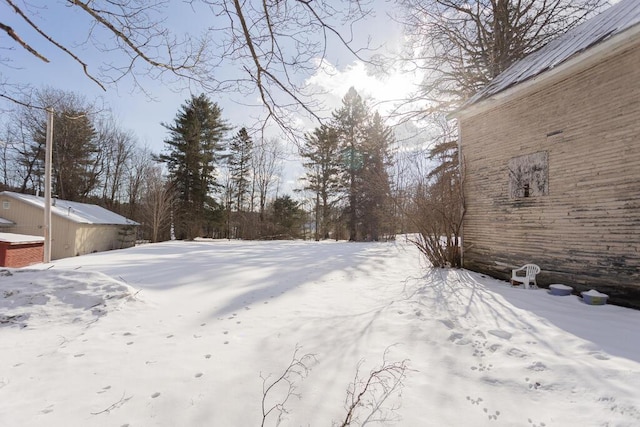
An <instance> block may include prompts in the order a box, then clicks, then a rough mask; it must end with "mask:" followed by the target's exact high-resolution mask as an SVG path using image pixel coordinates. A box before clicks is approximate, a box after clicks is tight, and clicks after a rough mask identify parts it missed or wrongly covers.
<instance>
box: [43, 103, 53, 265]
mask: <svg viewBox="0 0 640 427" xmlns="http://www.w3.org/2000/svg"><path fill="white" fill-rule="evenodd" d="M46 111H47V138H46V147H45V158H44V262H45V263H49V262H51V159H52V157H53V156H52V151H53V150H52V148H53V108H51V107H47V109H46Z"/></svg>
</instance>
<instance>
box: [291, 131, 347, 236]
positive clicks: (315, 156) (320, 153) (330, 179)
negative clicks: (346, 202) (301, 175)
mask: <svg viewBox="0 0 640 427" xmlns="http://www.w3.org/2000/svg"><path fill="white" fill-rule="evenodd" d="M339 154H340V151H339V149H338V133H337V131H336V129H335V128H332V127H329V126H326V125H322V126H321V127H319V128H316V129H314V131H313V132H312V133H308V134H306V135H305V144H304V146H303V147H301V149H300V155H301V156H302V157H303V158H304V163H303V165H304V167H305V169H306V170H307V173H306V181H307V186H306V187H305V190H310V191H312V192H313V193H314V194H315V214H316V215H315V222H316V233H315V239H316V240H320V238H321V237H322V238H324V239H326V238H328V237H329V224H330V218H331V210H332V209H331V208H332V207H333V205H334V203H335V201H336V196H337V194H338V192H339V191H340V188H341V185H340V165H339V158H340V156H339Z"/></svg>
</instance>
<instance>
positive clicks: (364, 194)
mask: <svg viewBox="0 0 640 427" xmlns="http://www.w3.org/2000/svg"><path fill="white" fill-rule="evenodd" d="M392 143H393V132H392V130H391V128H390V127H388V126H386V125H385V124H384V122H383V120H382V117H380V114H379V113H378V112H375V113H374V115H373V116H372V117H371V119H370V123H369V125H368V126H367V129H366V139H365V141H364V144H363V153H364V162H363V168H362V182H363V184H364V185H363V186H362V191H361V192H360V193H359V197H360V198H361V200H359V205H360V206H361V209H362V212H363V216H362V228H363V237H364V238H365V239H366V240H379V239H380V237H381V234H382V233H391V232H392V230H391V229H390V224H389V217H390V212H391V206H390V203H391V194H390V193H391V185H390V180H389V173H388V169H387V168H388V167H389V165H390V162H391V156H390V153H389V146H390V145H391V144H392Z"/></svg>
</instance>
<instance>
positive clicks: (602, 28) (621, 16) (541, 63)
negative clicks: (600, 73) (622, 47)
mask: <svg viewBox="0 0 640 427" xmlns="http://www.w3.org/2000/svg"><path fill="white" fill-rule="evenodd" d="M638 23H640V0H622V1H620V2H619V3H617V4H615V5H613V6H611V7H609V8H608V9H606V10H605V11H604V12H602V13H600V14H598V15H596V16H594V17H593V18H591V19H589V20H588V21H585V22H583V23H582V24H580V25H578V26H577V27H575V28H573V29H571V30H569V31H567V32H566V33H565V34H563V35H562V36H560V37H558V38H556V39H554V40H553V41H551V42H549V43H548V44H547V45H545V46H544V47H543V48H541V49H540V50H538V51H536V52H534V53H532V54H530V55H528V56H526V57H525V58H523V59H521V60H520V61H517V62H515V63H514V64H513V65H511V67H509V68H507V69H506V70H505V71H504V72H503V73H502V74H500V75H498V76H497V77H496V78H495V79H494V80H493V81H491V83H489V84H488V85H487V86H486V87H485V88H484V89H482V90H481V91H480V92H478V93H477V94H475V95H474V96H473V97H472V98H471V99H469V101H467V102H466V103H465V105H464V106H463V107H462V110H464V108H465V107H468V106H470V105H472V104H475V103H477V102H479V101H481V100H483V99H486V98H488V97H490V96H492V95H495V94H497V93H499V92H502V91H503V90H505V89H507V88H510V87H512V86H515V85H517V84H519V83H522V82H524V81H526V80H529V79H531V78H533V77H535V76H537V75H539V74H542V73H544V72H545V71H547V70H551V69H553V68H554V67H557V66H558V65H560V64H562V63H563V62H565V61H567V60H568V59H570V58H572V57H574V56H575V55H577V54H579V53H581V52H584V51H585V50H587V49H589V48H590V47H592V46H595V45H597V44H598V43H601V42H603V41H605V40H608V39H610V38H611V37H613V36H615V35H618V34H620V33H623V32H624V31H626V30H628V29H629V28H631V27H633V26H635V25H637V24H638Z"/></svg>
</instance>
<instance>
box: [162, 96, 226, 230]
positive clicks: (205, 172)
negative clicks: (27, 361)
mask: <svg viewBox="0 0 640 427" xmlns="http://www.w3.org/2000/svg"><path fill="white" fill-rule="evenodd" d="M162 125H163V126H164V127H165V128H166V129H167V130H168V131H169V134H170V136H169V138H168V139H166V140H165V141H164V142H165V144H166V150H167V151H166V152H165V153H164V154H161V155H160V157H159V159H160V160H161V161H163V162H165V163H166V164H167V167H168V169H169V179H170V180H171V182H172V183H173V185H174V186H175V188H176V191H177V192H178V194H179V202H178V203H179V206H178V209H177V210H176V212H175V215H174V222H175V232H176V236H177V237H178V238H180V239H193V238H195V237H198V236H199V235H201V234H202V233H203V229H204V226H205V222H206V218H207V212H206V207H207V203H206V201H207V196H208V195H209V193H210V192H211V191H212V190H214V188H215V187H216V186H217V182H216V166H217V163H218V161H219V159H220V152H221V151H222V150H223V148H224V147H223V145H222V141H223V138H224V135H225V133H226V132H227V131H228V130H229V129H230V128H229V126H228V124H227V122H226V121H224V120H223V119H222V110H221V109H220V107H218V105H217V104H216V103H214V102H212V101H211V100H210V99H209V98H207V97H206V96H205V95H204V94H202V95H200V96H198V97H196V96H192V97H191V99H189V100H188V101H187V102H186V104H184V105H182V106H181V109H180V111H179V112H178V114H177V115H176V117H175V119H174V122H173V123H172V124H165V123H163V124H162Z"/></svg>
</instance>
